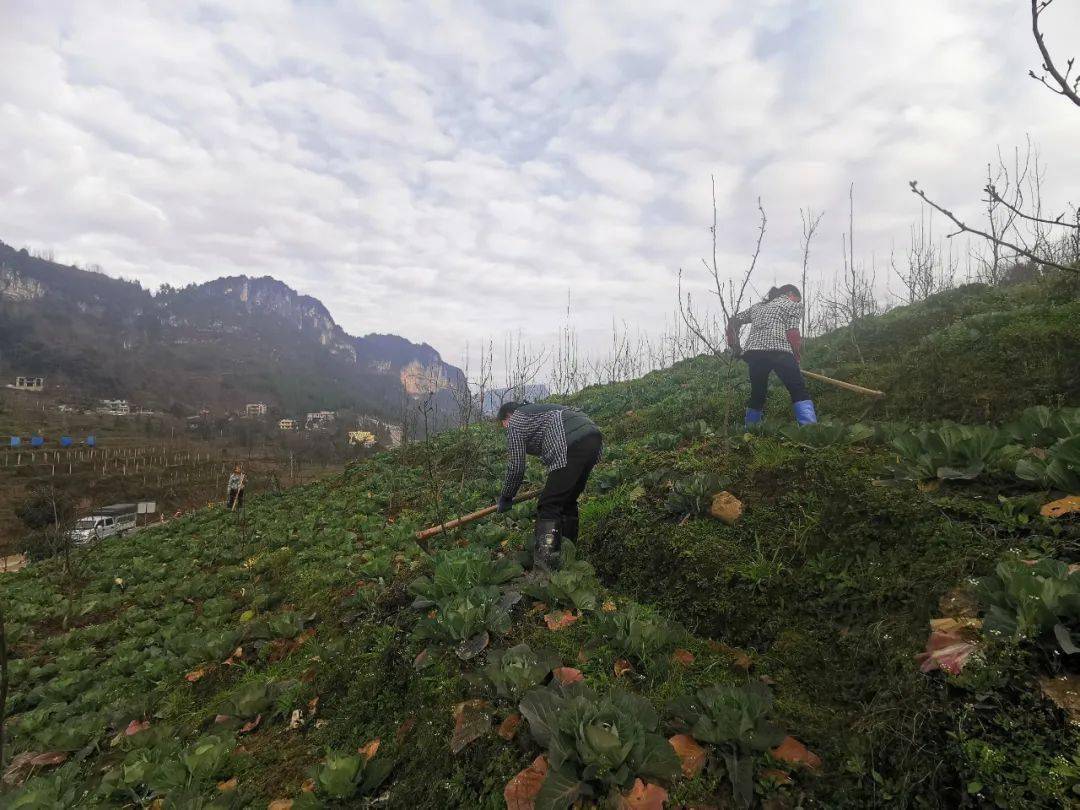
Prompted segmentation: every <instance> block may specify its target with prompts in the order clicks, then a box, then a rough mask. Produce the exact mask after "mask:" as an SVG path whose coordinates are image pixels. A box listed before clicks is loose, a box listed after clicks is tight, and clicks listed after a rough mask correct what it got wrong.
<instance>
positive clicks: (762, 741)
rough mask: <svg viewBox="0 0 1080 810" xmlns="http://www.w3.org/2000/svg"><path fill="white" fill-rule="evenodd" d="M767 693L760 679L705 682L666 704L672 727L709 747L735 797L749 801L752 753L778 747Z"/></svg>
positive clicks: (778, 732) (779, 735)
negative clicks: (716, 754)
mask: <svg viewBox="0 0 1080 810" xmlns="http://www.w3.org/2000/svg"><path fill="white" fill-rule="evenodd" d="M772 708H773V701H772V695H771V694H770V693H769V690H768V687H766V686H765V685H764V684H762V683H751V684H749V685H747V686H744V687H736V686H709V687H705V688H704V689H698V690H697V691H696V692H694V693H693V694H692V695H686V696H684V697H681V698H677V699H675V700H673V701H672V702H671V703H670V704H669V705H668V708H667V713H668V715H669V716H670V718H671V726H672V728H673V729H674V730H676V731H678V732H680V733H684V734H689V735H690V736H691V737H693V738H694V739H695V740H697V741H698V742H700V743H708V744H709V745H712V746H714V747H715V748H716V749H717V750H718V751H719V753H720V756H721V757H722V758H723V761H724V764H725V768H726V770H727V776H728V780H729V781H730V782H731V789H732V792H733V793H734V795H735V798H736V799H737V800H738V801H739V802H740V803H741V804H742V805H743V806H745V807H749V806H750V804H751V803H752V802H753V799H754V769H755V765H756V757H757V755H758V754H760V753H763V752H765V751H768V750H769V749H770V748H773V747H775V746H777V745H779V744H780V743H781V742H782V741H783V739H784V732H783V731H782V730H781V729H780V727H779V726H777V725H776V724H775V723H773V721H772V719H771V715H772Z"/></svg>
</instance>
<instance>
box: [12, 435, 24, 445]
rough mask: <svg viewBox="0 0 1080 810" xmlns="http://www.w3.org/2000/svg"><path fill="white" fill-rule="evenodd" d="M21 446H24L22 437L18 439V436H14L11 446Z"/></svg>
mask: <svg viewBox="0 0 1080 810" xmlns="http://www.w3.org/2000/svg"><path fill="white" fill-rule="evenodd" d="M21 444H22V439H21V438H20V437H18V436H12V437H11V446H12V447H18V446H19V445H21Z"/></svg>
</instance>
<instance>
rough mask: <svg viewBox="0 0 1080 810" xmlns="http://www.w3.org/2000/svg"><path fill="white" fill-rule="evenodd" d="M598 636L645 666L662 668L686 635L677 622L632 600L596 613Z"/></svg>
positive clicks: (627, 656) (621, 653) (620, 652)
mask: <svg viewBox="0 0 1080 810" xmlns="http://www.w3.org/2000/svg"><path fill="white" fill-rule="evenodd" d="M597 618H598V621H597V623H596V627H597V630H598V632H599V633H600V635H601V636H603V637H604V638H605V639H606V640H607V642H608V643H609V644H610V645H611V646H612V647H614V648H615V650H616V651H617V652H618V653H619V654H620V655H623V656H625V657H626V658H630V659H633V660H634V661H635V662H637V663H639V664H641V665H642V666H643V667H644V668H645V669H661V670H662V669H663V668H664V666H665V665H666V663H667V660H668V657H669V656H670V655H671V652H672V650H674V649H675V647H676V646H677V645H678V644H679V643H681V642H682V641H683V640H684V639H685V638H686V631H685V630H684V629H683V628H682V626H681V625H678V624H676V623H675V622H670V621H668V620H667V619H665V618H663V617H662V616H659V615H657V614H656V613H653V612H652V611H650V610H648V609H646V608H644V607H642V606H641V605H639V604H636V603H634V602H629V603H627V605H626V606H625V607H624V608H622V609H620V610H617V611H615V612H613V613H602V614H599V616H598V617H597Z"/></svg>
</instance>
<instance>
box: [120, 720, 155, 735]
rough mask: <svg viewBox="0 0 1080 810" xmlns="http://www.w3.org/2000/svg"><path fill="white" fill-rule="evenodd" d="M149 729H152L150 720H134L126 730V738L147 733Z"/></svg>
mask: <svg viewBox="0 0 1080 810" xmlns="http://www.w3.org/2000/svg"><path fill="white" fill-rule="evenodd" d="M148 728H150V721H149V720H132V721H131V722H130V723H128V724H127V728H125V729H124V736H125V737H132V736H134V735H136V734H138V733H139V732H140V731H146V730H147V729H148Z"/></svg>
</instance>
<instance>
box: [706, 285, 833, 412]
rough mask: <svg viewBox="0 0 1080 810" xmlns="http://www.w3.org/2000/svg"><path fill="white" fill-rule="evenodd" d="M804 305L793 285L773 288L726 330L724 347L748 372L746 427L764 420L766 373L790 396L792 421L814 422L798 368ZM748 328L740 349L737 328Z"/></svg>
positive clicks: (803, 381)
mask: <svg viewBox="0 0 1080 810" xmlns="http://www.w3.org/2000/svg"><path fill="white" fill-rule="evenodd" d="M802 314H803V305H802V295H801V294H800V293H799V288H798V287H796V286H795V285H794V284H785V285H783V286H782V287H773V288H772V289H771V290H769V295H768V297H767V298H766V299H765V300H764V301H762V302H761V303H759V304H754V305H753V306H752V307H750V308H749V309H747V310H744V311H742V312H739V313H737V314H736V315H735V316H734V317H732V319H731V320H730V321H728V326H727V343H728V345H729V346H730V347H731V348H732V350H733V351H734V353H735V356H736V357H740V356H741V357H742V358H743V360H745V361H746V365H747V366H749V368H750V403H749V407H748V408H747V409H746V420H745V423H746V425H747V427H749V426H750V425H756V424H757V423H758V422H760V421H761V420H762V419H763V418H764V417H765V395H766V394H767V393H768V391H769V372H772V371H775V372H776V376H777V377H779V378H780V382H782V383H783V384H784V386H785V387H786V388H787V390H788V393H789V394H791V402H792V408H793V409H794V411H795V421H796V422H798V423H799V424H800V425H807V424H810V423H812V422H817V414H816V413H815V412H814V403H813V402H812V401H811V400H810V392H809V391H807V390H806V381H805V380H803V375H802V370H801V369H800V368H799V361H800V359H801V358H800V354H801V352H802V336H801V335H800V334H799V324H800V323H801V322H802ZM744 324H750V337H748V338H747V340H746V348H745V349H744V350H742V351H741V353H740V349H739V327H741V326H743V325H744Z"/></svg>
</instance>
